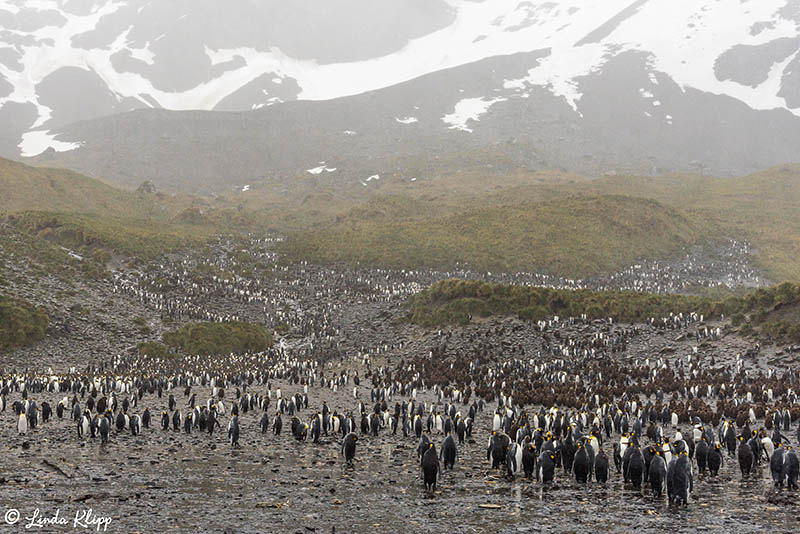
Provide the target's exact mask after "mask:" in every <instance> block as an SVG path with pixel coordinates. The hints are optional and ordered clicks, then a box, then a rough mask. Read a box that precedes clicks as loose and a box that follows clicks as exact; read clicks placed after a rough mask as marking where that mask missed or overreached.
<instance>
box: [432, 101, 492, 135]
mask: <svg viewBox="0 0 800 534" xmlns="http://www.w3.org/2000/svg"><path fill="white" fill-rule="evenodd" d="M505 100H507V99H506V98H503V97H498V98H493V99H491V100H486V99H485V98H484V97H478V98H464V99H463V100H459V101H458V102H457V103H456V105H455V109H454V110H453V113H450V114H448V115H445V116H444V117H442V122H444V123H446V124H449V125H450V126H449V128H450V129H451V130H462V131H464V132H470V133H471V132H472V129H471V128H469V127H467V122H468V121H470V120H473V121H478V120H479V117H480V116H481V115H483V114H484V113H486V112H487V111H488V110H489V108H490V107H491V106H492V105H494V104H496V103H497V102H503V101H505Z"/></svg>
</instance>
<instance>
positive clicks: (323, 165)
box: [306, 161, 336, 174]
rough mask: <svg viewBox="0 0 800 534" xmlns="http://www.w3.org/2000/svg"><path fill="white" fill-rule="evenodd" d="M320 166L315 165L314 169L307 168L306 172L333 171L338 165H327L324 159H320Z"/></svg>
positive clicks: (320, 172)
mask: <svg viewBox="0 0 800 534" xmlns="http://www.w3.org/2000/svg"><path fill="white" fill-rule="evenodd" d="M319 163H320V166H319V167H314V168H313V169H307V170H306V172H307V173H309V174H322V173H323V171H324V172H333V171H335V170H336V167H326V166H325V162H324V161H320V162H319Z"/></svg>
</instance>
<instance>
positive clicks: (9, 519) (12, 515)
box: [5, 508, 19, 525]
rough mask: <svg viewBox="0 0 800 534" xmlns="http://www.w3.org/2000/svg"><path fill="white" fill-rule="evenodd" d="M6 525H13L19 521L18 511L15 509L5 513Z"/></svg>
mask: <svg viewBox="0 0 800 534" xmlns="http://www.w3.org/2000/svg"><path fill="white" fill-rule="evenodd" d="M5 520H6V524H8V525H14V524H16V522H17V521H19V510H17V509H15V508H11V509H10V510H9V511H7V512H6V516H5Z"/></svg>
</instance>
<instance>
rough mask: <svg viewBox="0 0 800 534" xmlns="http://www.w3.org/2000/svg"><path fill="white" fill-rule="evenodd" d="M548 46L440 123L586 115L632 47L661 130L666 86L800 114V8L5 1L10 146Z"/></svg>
mask: <svg viewBox="0 0 800 534" xmlns="http://www.w3.org/2000/svg"><path fill="white" fill-rule="evenodd" d="M536 50H542V51H546V53H545V54H539V55H537V58H538V59H537V60H534V61H532V62H531V63H530V64H529V65H527V66H526V67H527V68H525V69H524V70H523V71H522V72H519V73H517V74H515V75H514V76H510V77H508V78H504V79H502V80H499V81H497V83H496V86H494V87H486V89H487V92H486V93H485V94H479V95H471V96H470V98H471V100H468V101H462V100H461V99H454V100H453V101H452V102H450V109H449V111H448V112H447V113H445V114H443V116H446V117H447V118H446V119H445V120H442V121H439V123H438V127H441V128H443V129H453V130H455V131H458V132H465V133H470V131H471V130H473V128H471V127H470V126H468V125H467V123H466V120H467V119H466V118H465V117H468V116H471V115H474V114H476V113H477V114H478V115H480V114H483V116H484V117H486V116H489V115H491V114H492V113H493V112H494V110H495V109H496V108H497V107H498V106H500V105H502V104H503V103H504V102H508V100H509V98H512V97H514V96H517V97H520V98H525V97H527V96H529V95H530V94H531V91H532V90H534V89H537V88H544V89H546V90H547V91H549V92H550V94H552V95H553V96H554V97H556V98H557V99H559V100H560V101H561V102H563V103H566V104H567V105H568V107H569V108H570V109H571V110H572V113H574V114H575V118H577V119H580V118H581V117H582V116H583V115H585V113H586V109H585V108H586V105H585V101H586V97H587V91H588V88H587V86H586V83H587V82H586V80H588V79H590V78H591V77H592V76H593V75H596V74H602V73H604V72H605V71H606V70H608V69H609V66H610V65H613V64H616V65H619V63H615V62H614V61H613V60H614V59H617V58H624V57H630V54H636V57H639V58H644V63H645V66H644V69H645V70H646V71H647V76H648V77H647V79H646V80H645V81H644V83H641V85H640V87H636V88H635V89H636V90H637V94H638V97H637V99H638V100H637V101H636V102H632V103H631V104H632V106H634V107H638V106H639V105H640V104H646V105H647V106H648V111H647V113H648V114H649V115H650V117H651V118H652V119H653V121H662V120H663V121H666V122H667V123H668V122H669V121H670V120H671V119H669V118H668V116H674V113H670V112H669V110H668V111H666V112H664V113H661V111H662V110H664V109H665V108H664V107H663V106H662V104H663V102H662V101H660V100H659V99H657V98H653V97H652V96H651V95H653V94H655V92H656V91H655V89H657V82H656V81H657V80H659V79H664V80H668V81H669V82H670V83H674V84H675V85H676V86H677V87H678V88H680V90H681V91H682V92H684V93H685V92H687V91H689V90H694V91H699V92H702V93H705V94H709V95H718V96H721V97H725V98H732V99H735V100H736V101H738V102H740V103H742V104H743V105H744V106H746V107H747V108H749V109H751V110H776V109H778V110H786V111H788V112H789V113H791V114H792V115H800V55H798V50H800V2H799V1H798V0H635V1H634V0H549V1H532V0H522V1H521V0H483V1H472V0H404V1H403V2H375V1H373V0H338V1H334V0H313V1H311V0H305V1H303V2H285V1H280V0H259V1H245V0H233V1H230V2H219V1H216V0H180V1H177V0H171V1H169V2H154V1H152V0H127V1H123V0H0V125H2V127H1V128H0V154H2V153H4V154H7V155H8V154H9V152H12V151H16V147H17V145H18V144H20V141H22V143H21V146H20V148H21V149H22V152H23V154H24V155H32V154H35V153H38V152H40V151H41V150H43V149H44V148H46V147H47V146H52V147H53V148H55V149H56V150H67V149H74V148H76V147H78V146H80V143H82V142H85V141H86V140H85V139H80V138H73V139H68V138H63V139H60V141H56V140H54V139H53V138H52V136H50V135H49V134H48V133H47V131H48V130H55V129H57V128H59V127H61V126H63V125H65V124H68V123H71V122H74V121H78V120H83V119H89V118H94V117H101V116H106V115H110V114H112V113H118V112H122V111H129V110H133V109H138V108H165V109H171V110H225V111H239V110H257V109H261V108H264V107H269V106H273V105H275V104H279V103H281V102H286V101H291V100H329V99H334V98H338V97H342V96H347V95H357V94H361V93H364V92H367V91H374V90H378V89H381V88H386V87H390V86H395V85H397V84H401V83H403V82H406V81H408V80H412V79H415V78H418V77H420V76H423V75H426V74H430V73H434V72H440V71H443V70H445V69H450V68H453V67H458V66H464V65H468V64H473V63H474V62H476V61H479V60H482V59H486V58H492V57H497V56H504V55H511V54H516V53H519V52H530V51H536ZM637 65H638V63H637ZM623 74H624V77H627V78H631V77H632V75H633V73H630V72H625V73H623ZM442 83H444V84H449V83H450V82H449V81H448V80H446V79H445V80H443V81H442ZM495 93H502V94H503V95H504V96H502V97H499V96H497V94H495ZM501 98H502V99H501ZM658 108H660V109H658ZM413 111H414V110H413V109H412V110H408V113H407V114H406V115H399V116H397V117H396V119H398V122H397V124H398V125H400V126H403V125H409V124H414V123H413V122H411V118H414V117H415V115H414V114H413ZM465 114H466V115H465ZM643 116H645V117H647V116H648V115H646V114H645V115H643ZM572 119H573V118H572V117H571V118H570V120H572ZM400 121H407V122H400ZM473 133H474V132H473ZM23 135H24V137H23ZM62 137H63V136H62ZM56 143H58V144H56Z"/></svg>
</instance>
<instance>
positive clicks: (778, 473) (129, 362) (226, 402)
mask: <svg viewBox="0 0 800 534" xmlns="http://www.w3.org/2000/svg"><path fill="white" fill-rule="evenodd" d="M694 320H695V319H694V318H693V316H692V314H689V315H687V316H686V317H685V318H681V319H680V320H679V321H678V323H680V327H681V328H684V327H686V326H688V325H690V324H691V323H692V322H693V321H694ZM566 321H574V320H572V319H568V320H566ZM566 321H562V320H560V319H558V318H553V320H551V321H549V322H547V324H545V325H539V326H540V330H542V333H543V346H545V347H549V351H548V352H549V355H545V356H542V355H537V356H536V357H533V356H530V357H528V356H525V357H521V356H520V355H517V356H506V357H504V358H500V357H499V356H500V354H499V353H498V354H494V353H493V351H492V350H489V349H488V347H487V346H483V347H481V345H480V344H477V345H475V347H476V348H475V350H476V351H479V352H482V355H481V356H478V355H477V354H461V355H460V357H458V358H452V357H450V356H449V355H448V353H449V352H448V350H447V339H448V336H449V335H452V334H450V333H447V332H440V333H438V334H437V336H438V337H439V338H440V341H441V343H440V345H439V348H438V349H437V350H435V351H430V353H429V354H428V355H425V356H422V357H416V358H414V359H408V360H405V359H404V360H401V361H400V362H399V363H398V364H397V365H396V366H395V367H394V368H392V367H390V366H389V365H380V366H375V367H373V366H372V363H371V356H370V355H368V354H362V355H360V356H359V360H358V361H357V363H360V364H361V371H359V370H358V369H356V370H352V369H347V370H342V371H340V372H338V373H336V372H329V371H327V370H326V365H324V364H321V363H320V362H319V361H315V360H312V359H306V360H298V359H292V358H289V357H287V356H286V355H285V354H283V352H282V351H281V350H279V349H274V350H271V351H269V352H267V353H263V354H251V355H244V356H231V357H229V358H223V359H219V358H201V357H189V358H185V359H182V360H177V361H162V360H158V359H151V358H148V357H146V356H142V357H139V356H137V357H129V358H124V357H118V358H116V359H115V360H114V361H112V362H111V363H110V364H109V365H108V366H104V367H99V368H88V369H86V370H85V372H78V371H77V370H75V369H72V370H71V372H70V373H68V374H65V375H56V374H51V373H48V374H46V375H37V374H33V373H22V374H12V375H10V376H7V377H4V378H3V379H2V382H0V413H2V412H6V411H9V412H12V413H13V414H14V424H15V425H16V432H17V433H18V434H20V435H33V434H44V435H46V434H45V433H46V432H47V428H48V425H50V424H52V423H51V420H52V419H54V418H55V419H57V420H69V421H71V424H72V425H73V426H74V428H75V431H74V436H75V439H77V440H82V441H97V442H99V444H101V446H104V447H113V446H115V444H114V442H115V437H116V436H117V435H119V434H122V433H130V434H131V435H134V436H136V435H140V434H146V433H149V434H151V435H152V434H156V433H158V432H173V433H183V434H191V433H196V432H199V433H205V434H207V435H208V436H209V439H212V438H213V436H214V434H215V433H223V434H224V435H225V438H226V440H227V441H228V443H229V445H230V446H231V447H233V448H239V447H242V446H243V443H244V444H246V442H247V438H248V436H247V435H244V434H243V433H242V430H241V428H242V427H241V425H240V419H241V418H250V419H252V420H254V421H257V427H258V428H259V430H260V432H261V433H262V434H272V435H274V436H276V439H279V438H280V437H281V436H282V435H283V434H284V433H285V432H286V431H288V433H289V434H290V436H291V439H293V440H296V441H298V442H303V443H307V444H308V445H307V446H312V447H313V446H320V444H322V443H323V442H324V443H330V442H332V441H335V442H337V443H339V445H338V446H339V447H340V450H341V462H342V463H343V464H344V465H346V466H347V467H348V468H357V465H358V459H359V456H360V455H363V454H369V448H368V447H365V448H363V450H362V446H361V444H362V441H365V443H367V444H368V443H369V441H368V440H369V439H370V437H374V436H379V435H391V436H393V438H396V439H397V440H398V441H402V440H405V441H408V440H414V441H415V442H416V443H417V446H416V457H417V458H416V461H417V462H418V463H419V471H420V480H421V482H422V484H423V486H424V488H425V490H426V491H428V492H430V493H434V492H435V491H436V490H437V487H438V484H439V481H440V479H441V477H443V476H445V474H446V473H447V472H448V471H452V470H454V469H458V468H459V450H460V449H461V448H463V447H469V446H471V444H475V443H476V442H480V441H483V440H484V439H485V440H486V441H485V443H486V445H485V447H486V462H487V463H486V468H487V469H488V470H497V473H498V474H502V475H503V476H505V477H507V478H508V479H514V478H517V477H522V478H525V479H528V480H531V481H536V482H538V483H542V484H548V483H553V482H554V481H557V480H559V479H561V478H564V477H568V478H574V479H575V480H576V481H577V482H579V483H589V482H596V483H601V484H604V483H606V482H608V481H609V480H613V479H614V478H615V477H617V478H620V477H621V478H622V480H623V481H624V483H625V484H626V485H629V486H630V487H632V488H635V489H640V488H642V489H646V490H647V491H651V492H652V495H653V496H654V497H661V496H662V495H664V496H666V498H667V499H668V500H669V502H670V503H674V504H681V505H688V504H690V503H691V502H692V493H693V492H694V491H695V490H696V487H697V485H698V484H700V483H701V482H700V481H701V480H703V479H706V478H710V479H713V478H714V477H716V476H718V474H719V472H720V468H721V467H722V466H723V465H724V464H725V463H726V462H736V463H737V464H738V467H739V470H740V472H741V476H742V477H760V476H761V472H762V471H767V472H768V473H769V476H770V477H771V479H772V481H773V483H774V487H775V488H776V489H777V490H782V489H786V490H790V491H794V490H796V489H798V456H797V451H796V448H795V447H796V445H797V444H798V443H800V421H798V419H800V402H799V401H798V396H797V393H796V389H795V388H797V387H798V382H800V380H798V376H797V374H796V373H795V372H794V371H792V370H785V371H783V372H781V373H779V372H777V371H774V370H768V371H767V372H762V371H758V372H752V371H749V370H747V369H745V368H744V363H743V361H742V359H741V357H737V359H736V361H734V362H731V363H730V364H719V363H717V362H707V363H710V365H703V366H700V365H697V361H695V360H693V358H694V356H692V355H690V356H686V357H676V358H674V359H670V358H665V357H658V358H654V359H652V360H651V359H649V358H639V359H636V360H634V361H630V362H626V363H624V364H623V363H622V362H620V361H618V360H616V359H613V358H603V359H600V360H598V359H596V358H595V357H594V356H596V354H597V352H592V350H590V347H593V348H594V349H596V348H600V347H602V348H603V349H604V350H608V351H609V352H611V353H613V352H614V346H616V345H619V344H624V343H626V342H628V341H630V339H631V338H632V337H633V336H634V333H632V332H631V331H630V330H626V329H624V328H623V329H622V330H620V331H618V333H617V334H616V335H612V336H606V337H602V336H600V335H599V334H594V335H591V336H586V337H585V338H584V340H583V343H579V342H576V341H575V340H572V339H567V338H564V337H563V336H562V335H558V337H556V335H555V334H556V332H557V331H556V330H555V329H556V328H560V327H564V325H565V323H566ZM654 323H658V324H661V325H664V328H667V327H668V326H669V325H673V324H677V323H676V322H675V321H674V319H671V318H664V319H663V320H659V321H654ZM626 328H629V327H626ZM548 330H550V332H551V335H552V337H550V338H548V337H547V336H546V331H548ZM547 339H549V341H546V340H547ZM556 339H558V342H557V343H556V342H555V340H556ZM599 339H605V340H606V343H608V344H600V345H597V346H595V344H596V342H597V340H599ZM498 350H499V351H500V352H506V353H507V352H509V348H508V347H502V346H501V347H500V348H498ZM514 350H515V349H513V348H512V349H510V352H511V353H512V354H513V352H514ZM361 373H363V377H362V374H361ZM443 376H446V378H443ZM273 382H275V383H286V384H289V385H290V386H291V387H292V388H293V389H297V390H299V391H297V392H295V393H294V394H286V393H284V392H283V391H282V389H281V387H280V385H273ZM198 390H200V391H209V392H210V394H208V395H206V396H199V395H198V393H197V391H198ZM339 390H342V391H352V399H351V401H350V403H349V405H346V406H336V407H334V406H331V405H329V404H328V402H327V401H326V400H324V399H325V396H326V391H339ZM422 394H426V395H428V396H429V397H430V396H432V400H428V401H425V400H422V398H421V397H422ZM53 395H55V396H56V397H57V398H58V397H60V398H59V400H58V401H57V402H56V403H55V407H54V408H53V407H52V406H51V405H50V403H49V402H47V401H42V402H41V403H40V402H37V400H36V399H37V397H45V396H50V397H52V396H53ZM310 395H311V396H317V400H316V401H315V400H314V399H313V398H311V399H310ZM362 395H363V396H364V397H365V398H363V399H362ZM367 395H368V399H367V398H366V397H367ZM319 399H323V400H319ZM516 399H524V401H523V402H519V401H517V400H516ZM163 404H166V409H163V410H161V411H156V410H155V406H156V405H163ZM151 408H152V409H151ZM485 410H492V413H491V427H490V428H482V427H476V425H475V421H476V419H477V418H478V415H479V414H481V413H483V412H484V411H485ZM482 436H483V437H482ZM609 456H610V457H611V458H610V460H611V461H609Z"/></svg>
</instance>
